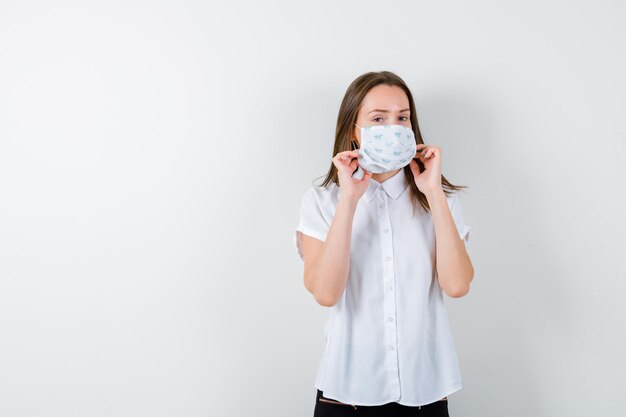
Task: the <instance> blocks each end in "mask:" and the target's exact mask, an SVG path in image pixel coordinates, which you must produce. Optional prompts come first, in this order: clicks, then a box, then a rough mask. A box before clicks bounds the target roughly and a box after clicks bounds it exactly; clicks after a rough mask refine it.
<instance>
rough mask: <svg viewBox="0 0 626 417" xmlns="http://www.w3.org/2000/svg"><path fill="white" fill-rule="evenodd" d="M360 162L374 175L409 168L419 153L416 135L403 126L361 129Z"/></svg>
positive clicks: (376, 126) (379, 126)
mask: <svg viewBox="0 0 626 417" xmlns="http://www.w3.org/2000/svg"><path fill="white" fill-rule="evenodd" d="M355 125H356V126H357V127H359V128H361V147H360V149H359V157H358V162H359V165H361V166H362V167H363V168H364V169H365V170H367V171H369V172H371V173H373V174H381V173H384V172H390V171H395V170H397V169H400V168H404V167H405V166H407V165H408V164H409V163H410V162H411V160H412V159H413V157H414V156H415V154H416V153H417V149H416V146H417V143H416V142H415V133H414V132H413V130H411V128H410V127H406V126H402V125H374V126H365V127H361V126H359V125H357V124H356V123H355Z"/></svg>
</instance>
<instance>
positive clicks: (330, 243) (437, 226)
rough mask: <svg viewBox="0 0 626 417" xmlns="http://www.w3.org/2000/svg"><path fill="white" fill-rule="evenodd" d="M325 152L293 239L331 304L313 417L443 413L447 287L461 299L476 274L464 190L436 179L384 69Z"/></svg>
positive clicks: (454, 370)
mask: <svg viewBox="0 0 626 417" xmlns="http://www.w3.org/2000/svg"><path fill="white" fill-rule="evenodd" d="M333 155H334V156H333V158H332V164H331V165H330V169H329V171H328V174H327V176H326V179H325V181H324V183H323V184H322V185H321V186H313V187H311V188H310V189H309V190H308V191H307V192H306V193H305V194H304V197H303V199H302V206H301V211H300V221H299V224H298V226H297V228H296V232H295V236H294V241H295V244H296V248H297V251H298V254H299V255H300V257H301V259H302V260H303V261H304V285H305V287H306V289H307V290H308V291H309V292H310V293H311V294H312V295H313V297H314V298H315V300H316V301H317V302H318V303H319V304H320V305H322V306H326V307H330V317H329V319H328V321H327V323H326V327H325V328H324V335H325V337H326V347H325V349H324V352H323V355H322V358H321V361H320V363H319V368H318V372H317V376H316V379H315V387H316V388H317V396H316V402H315V410H314V417H322V416H339V415H347V414H350V415H353V414H354V415H371V416H404V415H406V416H417V415H430V416H448V398H447V396H448V395H450V394H452V393H453V392H456V391H458V390H460V389H461V375H460V370H459V366H458V361H457V356H456V350H455V347H454V340H453V337H452V333H451V330H450V327H449V323H448V317H447V313H446V310H445V307H444V301H443V294H444V293H445V294H446V295H448V296H449V297H455V298H456V297H462V296H464V295H465V294H467V293H468V291H469V286H470V282H471V280H472V279H473V275H474V270H473V267H472V263H471V261H470V258H469V256H468V254H467V252H466V249H465V243H466V242H467V241H468V240H469V231H470V229H471V227H470V226H468V225H466V224H465V222H464V219H463V213H462V208H461V202H460V199H459V197H458V194H457V192H458V191H459V190H460V189H461V188H466V187H464V186H455V185H452V184H451V183H450V182H448V181H447V180H446V179H445V177H444V176H443V175H442V174H441V159H442V150H441V147H439V146H435V145H425V144H424V143H423V141H422V136H421V133H420V129H419V127H418V124H417V115H416V112H415V104H414V101H413V96H412V95H411V92H410V91H409V88H408V87H407V85H406V84H405V83H404V81H403V80H402V79H401V78H400V77H398V76H397V75H395V74H393V73H391V72H388V71H382V72H369V73H366V74H363V75H361V76H360V77H358V78H357V79H355V80H354V81H353V82H352V84H351V85H350V86H349V87H348V90H347V91H346V94H345V96H344V98H343V101H342V103H341V106H340V108H339V115H338V118H337V128H336V133H335V145H334V150H333ZM361 174H364V175H361ZM359 178H360V179H359Z"/></svg>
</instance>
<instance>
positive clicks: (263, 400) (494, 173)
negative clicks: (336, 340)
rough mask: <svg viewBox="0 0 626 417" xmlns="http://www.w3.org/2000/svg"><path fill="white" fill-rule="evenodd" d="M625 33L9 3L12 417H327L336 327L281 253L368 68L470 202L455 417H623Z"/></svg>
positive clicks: (7, 374)
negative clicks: (393, 85) (396, 81)
mask: <svg viewBox="0 0 626 417" xmlns="http://www.w3.org/2000/svg"><path fill="white" fill-rule="evenodd" d="M625 13H626V6H624V3H623V2H618V1H607V0H605V1H545V0H542V1H517V2H508V1H473V2H464V1H454V2H446V1H444V2H426V1H393V2H373V1H343V2H342V1H322V2H320V1H315V2H312V1H310V2H295V1H267V2H254V1H249V2H236V1H231V2H219V3H210V2H202V1H195V2H190V1H180V0H177V1H169V2H166V1H157V2H155V1H141V2H139V1H127V0H125V1H101V2H80V1H73V2H69V1H56V2H45V1H39V2H30V1H2V2H1V3H0V187H1V189H0V416H3V417H5V416H6V417H26V416H29V417H30V416H63V417H65V416H90V417H98V416H116V417H117V416H129V417H131V416H132V417H137V416H147V417H148V416H149V417H157V416H310V415H312V413H313V406H314V399H315V389H314V387H313V383H314V376H315V371H316V369H317V364H318V361H319V359H320V357H321V353H322V348H323V345H324V340H323V332H322V331H323V325H324V323H325V321H326V319H327V317H328V308H326V307H322V306H320V305H318V304H316V302H315V301H314V299H313V297H312V296H311V295H310V294H309V293H308V292H307V291H306V289H305V288H304V283H303V275H302V273H303V264H302V262H301V261H300V259H299V258H298V256H297V254H296V249H295V246H294V242H293V233H294V228H295V227H296V225H297V221H298V216H299V209H300V203H301V198H302V195H303V194H304V192H305V191H306V189H307V188H308V187H310V186H311V185H312V184H313V182H314V180H315V179H316V178H319V177H320V176H322V175H324V174H325V173H326V172H327V170H328V168H329V166H330V161H331V157H332V145H333V135H334V131H335V122H336V117H337V110H338V108H339V104H340V101H341V99H342V97H343V94H344V92H345V90H346V88H347V87H348V85H349V84H350V82H351V81H352V80H353V79H354V78H356V77H357V76H359V75H361V74H362V73H364V72H367V71H379V70H390V71H394V72H396V73H397V74H398V75H400V76H401V77H403V78H404V80H405V81H406V82H407V83H408V85H409V87H410V88H411V89H412V91H413V93H414V95H415V98H416V104H417V111H418V120H419V122H420V125H421V129H422V133H423V136H424V140H425V142H426V143H427V144H436V145H439V146H441V147H442V151H443V153H442V157H443V173H444V175H445V176H446V177H447V178H448V179H450V180H451V181H452V182H453V183H455V184H462V185H468V186H469V189H467V190H465V191H464V192H463V194H462V196H461V199H462V202H463V207H464V214H465V219H466V222H467V224H469V225H471V226H472V232H471V233H472V235H471V239H470V242H469V243H468V251H469V253H470V256H471V258H472V260H473V264H474V268H475V276H474V280H473V282H472V285H471V290H470V292H469V294H468V295H467V296H465V297H462V298H460V299H452V298H447V297H446V299H445V303H446V306H447V309H448V313H449V316H450V322H451V326H452V331H453V334H454V338H455V342H456V347H457V351H458V354H459V361H460V367H461V371H462V376H463V388H462V390H460V391H458V392H456V393H454V394H452V395H451V396H450V414H451V415H452V416H457V417H460V416H463V417H473V416H476V417H478V416H481V417H484V416H509V417H515V416H529V415H532V416H541V417H548V416H565V415H567V416H572V417H576V416H589V415H602V416H618V415H623V414H622V413H623V410H622V409H621V407H623V401H622V400H623V392H624V387H625V385H624V376H625V374H626V360H625V358H624V351H626V336H625V331H624V317H625V316H626V307H625V305H626V304H625V303H624V294H625V293H626V281H625V278H626V263H625V257H624V254H625V252H626V251H625V249H626V247H625V246H626V245H625V243H624V241H625V236H626V228H625V222H624V217H623V215H624V213H625V212H626V199H625V193H624V190H625V189H626V187H625V185H626V125H625V120H626V99H625V97H626V81H625V77H624V74H626V55H625V54H624V51H625V50H626V26H625V25H624V22H623V20H624V19H623V17H624V14H625ZM319 182H320V180H319V179H318V180H315V183H316V184H317V183H319Z"/></svg>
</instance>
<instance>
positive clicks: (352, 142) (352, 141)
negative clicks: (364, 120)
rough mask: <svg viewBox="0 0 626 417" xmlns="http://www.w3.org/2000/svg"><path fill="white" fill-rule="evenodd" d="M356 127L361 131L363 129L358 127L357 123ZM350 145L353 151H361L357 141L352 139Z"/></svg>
mask: <svg viewBox="0 0 626 417" xmlns="http://www.w3.org/2000/svg"><path fill="white" fill-rule="evenodd" d="M354 125H355V126H356V127H358V128H359V129H363V128H362V127H361V126H359V125H357V124H356V123H355V124H354ZM350 143H351V144H352V150H353V151H354V150H357V149H359V143H358V142H357V141H356V140H355V139H352V140H351V141H350Z"/></svg>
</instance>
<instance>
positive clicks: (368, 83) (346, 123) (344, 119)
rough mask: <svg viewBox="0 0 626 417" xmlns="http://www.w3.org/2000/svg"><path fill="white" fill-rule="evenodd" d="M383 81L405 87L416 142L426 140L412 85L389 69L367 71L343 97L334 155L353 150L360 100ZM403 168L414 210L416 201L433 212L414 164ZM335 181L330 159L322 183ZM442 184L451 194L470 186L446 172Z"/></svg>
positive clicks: (446, 192)
mask: <svg viewBox="0 0 626 417" xmlns="http://www.w3.org/2000/svg"><path fill="white" fill-rule="evenodd" d="M380 84H385V85H388V86H398V87H400V88H402V90H404V92H405V93H406V95H407V97H408V99H409V106H410V111H411V116H410V117H411V127H412V129H413V132H414V133H415V142H416V143H417V144H420V143H424V141H423V140H422V134H421V132H420V129H419V125H418V124H417V113H416V111H415V103H414V101H413V95H412V94H411V91H410V90H409V87H408V86H407V85H406V83H405V82H404V80H402V78H400V77H399V76H397V75H396V74H394V73H392V72H389V71H380V72H368V73H365V74H363V75H360V76H359V77H358V78H356V79H355V80H354V81H352V83H351V84H350V86H349V87H348V89H347V90H346V94H345V95H344V97H343V101H342V102H341V106H340V107H339V113H338V115H337V127H336V129H335V145H334V147H333V154H332V156H333V157H334V156H335V155H337V154H338V153H339V152H344V151H350V150H354V146H353V145H352V141H353V140H352V134H351V132H352V129H353V126H354V123H356V120H357V116H358V113H359V109H360V108H361V103H362V102H363V98H365V96H366V95H367V93H368V92H369V91H370V90H371V89H372V88H374V87H376V86H377V85H380ZM415 161H416V162H417V164H418V166H419V168H420V172H423V171H424V165H423V164H422V162H421V161H420V160H418V159H416V160H415ZM403 169H404V173H405V174H406V176H407V179H408V180H409V187H410V193H411V201H412V202H413V213H414V214H415V209H416V208H417V204H421V205H422V207H423V208H424V209H425V210H426V211H430V207H429V205H428V200H427V199H426V195H425V194H424V193H422V192H421V191H420V190H419V188H417V185H415V180H414V177H413V171H411V167H410V166H408V165H407V166H405V167H404V168H403ZM320 178H321V177H320ZM333 182H334V183H335V184H336V185H337V186H339V177H338V175H337V168H336V167H335V165H334V164H333V163H332V162H331V163H330V168H329V169H328V173H327V174H326V178H325V179H324V182H323V183H322V184H321V186H322V187H327V186H328V185H329V184H330V183H333ZM441 186H442V188H443V191H444V193H445V194H446V195H448V194H450V193H452V192H453V191H458V190H460V189H462V188H467V186H465V185H453V184H452V183H450V182H449V181H448V180H447V179H446V178H445V177H444V176H443V175H441Z"/></svg>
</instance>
